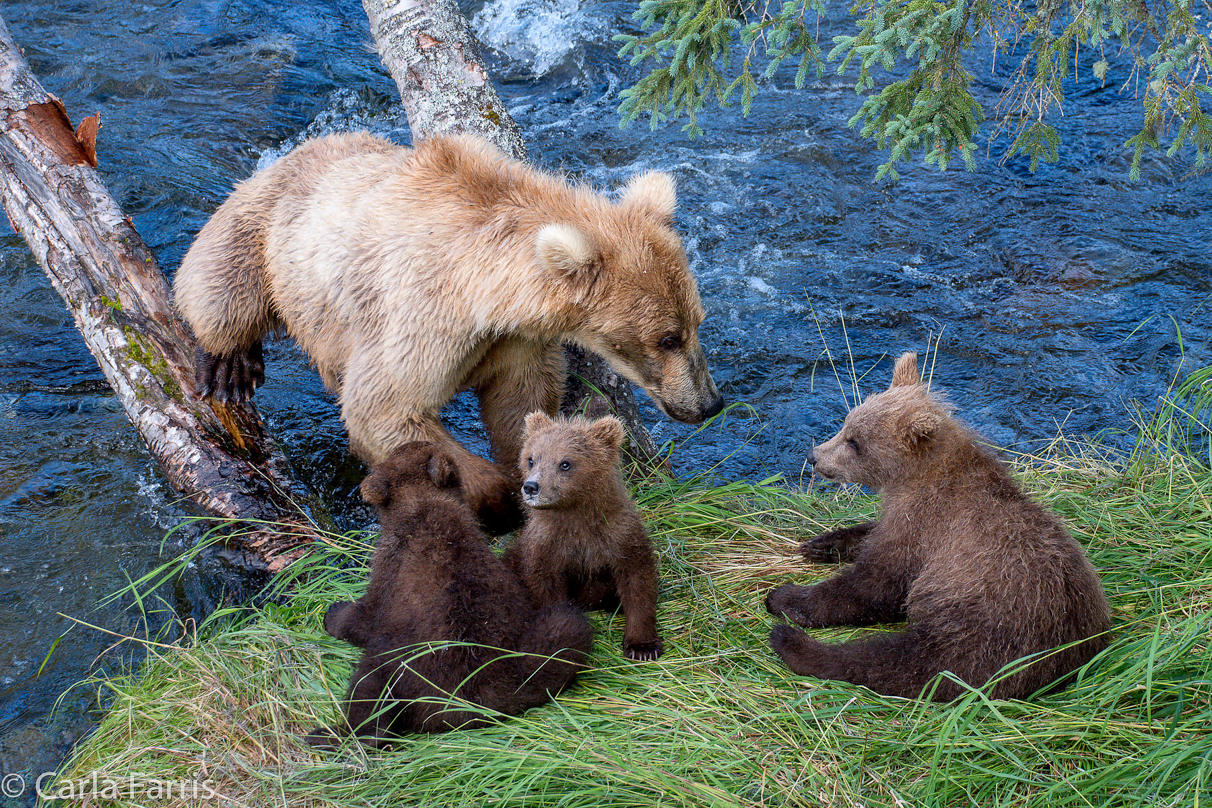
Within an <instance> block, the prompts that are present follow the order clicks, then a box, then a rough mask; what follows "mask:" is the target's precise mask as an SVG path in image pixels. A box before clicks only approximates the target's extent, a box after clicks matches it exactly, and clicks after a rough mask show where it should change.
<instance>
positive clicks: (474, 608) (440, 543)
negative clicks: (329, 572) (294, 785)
mask: <svg viewBox="0 0 1212 808" xmlns="http://www.w3.org/2000/svg"><path fill="white" fill-rule="evenodd" d="M362 496H363V498H364V499H365V500H366V501H367V502H368V503H370V504H371V505H374V506H375V508H376V510H377V511H378V514H379V524H380V526H381V528H382V532H381V534H380V536H379V541H378V544H377V546H376V547H375V551H374V555H373V556H372V558H371V571H370V583H369V585H368V587H367V590H366V594H365V595H364V596H363V597H362V598H361V599H360V600H357V601H352V602H351V601H346V602H342V603H334V604H333V605H332V606H331V607H329V609H328V612H327V614H326V615H325V616H324V628H325V630H327V631H328V633H329V634H331V635H332V636H334V637H336V638H337V639H341V640H346V641H347V642H350V643H352V644H353V645H356V646H359V647H361V648H362V649H364V650H363V654H362V659H361V661H360V662H359V663H358V665H357V667H356V668H355V669H354V672H353V677H352V679H351V681H350V685H349V692H348V695H347V697H346V700H345V710H346V725H345V726H344V727H341V728H339V729H338V730H337V733H339V734H341V735H346V734H349V733H351V732H352V733H353V734H355V735H356V736H358V737H359V738H360V739H362V740H363V741H364V742H366V743H368V744H371V745H375V746H381V745H384V744H386V743H390V741H391V739H392V737H393V736H398V735H402V734H405V733H410V732H444V731H446V730H452V729H463V728H470V727H476V726H482V725H485V724H487V723H490V720H491V719H489V718H487V717H486V716H485V715H484V714H483V713H482V712H480V711H477V710H476V709H475V707H474V705H479V706H481V707H485V708H488V709H489V710H495V711H497V712H500V713H505V714H507V715H517V714H519V713H521V712H522V711H524V710H526V709H528V708H530V707H535V706H537V705H540V704H543V703H544V702H546V701H547V700H548V699H549V698H550V697H551V695H552V694H554V693H557V692H559V691H560V690H562V689H564V688H565V687H567V686H568V685H570V684H571V683H572V681H573V679H575V678H576V675H577V673H578V671H580V670H581V668H583V667H584V666H585V663H586V661H587V660H588V656H589V652H590V647H591V644H592V638H593V633H592V632H593V630H592V627H591V626H590V624H589V621H588V620H587V619H586V618H585V615H584V614H582V613H581V612H580V611H578V610H577V609H575V608H573V607H572V606H569V605H567V604H555V605H552V606H548V607H546V608H535V607H533V606H531V604H530V601H529V600H528V598H527V596H526V591H525V590H524V589H523V588H522V584H521V582H520V581H519V580H518V578H517V576H516V575H515V574H514V573H513V572H511V571H510V570H509V569H507V568H506V567H505V565H504V564H503V563H502V562H501V560H500V559H499V558H497V557H496V556H495V555H494V554H493V553H492V551H491V550H490V549H489V547H488V544H487V540H486V538H485V536H484V534H483V533H482V532H481V531H480V529H479V527H478V526H477V524H476V520H475V516H474V515H473V513H472V511H471V508H470V506H468V505H467V504H466V502H465V501H464V498H463V491H462V488H461V485H460V482H459V475H458V467H457V465H456V463H455V460H454V458H453V457H451V456H450V454H449V453H447V452H446V451H445V450H443V449H442V448H441V447H439V446H436V445H434V444H431V443H421V442H413V443H408V444H405V445H404V446H402V447H400V448H399V449H397V450H396V451H395V452H394V453H393V454H392V455H391V456H390V457H389V458H388V459H387V460H386V461H384V462H383V463H381V464H380V465H379V466H378V467H377V468H376V469H375V470H374V472H373V473H372V474H371V475H370V476H368V477H367V478H366V480H365V481H363V483H362ZM418 644H430V646H429V647H426V646H425V645H418ZM443 644H447V645H443ZM467 702H469V703H470V705H468V704H465V703H467ZM309 740H310V741H311V742H312V743H315V744H317V745H331V742H332V733H329V732H325V731H319V732H316V733H313V735H312V736H311V737H310V738H309Z"/></svg>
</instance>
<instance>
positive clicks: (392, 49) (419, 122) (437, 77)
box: [362, 0, 657, 466]
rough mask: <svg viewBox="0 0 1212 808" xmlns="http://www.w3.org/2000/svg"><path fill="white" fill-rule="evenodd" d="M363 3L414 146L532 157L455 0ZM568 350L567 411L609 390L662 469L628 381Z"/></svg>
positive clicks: (638, 442) (636, 438)
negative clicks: (433, 140)
mask: <svg viewBox="0 0 1212 808" xmlns="http://www.w3.org/2000/svg"><path fill="white" fill-rule="evenodd" d="M362 5H363V6H364V7H365V9H366V15H367V17H368V18H369V19H370V30H371V32H372V33H373V34H374V38H375V42H376V43H377V44H378V47H379V56H380V57H381V58H382V59H383V64H384V65H386V67H387V70H388V72H389V73H391V76H392V78H393V79H395V82H396V87H397V88H398V89H399V91H400V98H401V99H402V100H403V102H404V109H405V111H406V112H407V113H408V124H409V126H410V128H411V129H412V138H413V141H414V142H419V141H421V140H424V139H425V138H427V137H432V136H433V135H443V134H453V133H457V132H475V133H477V134H480V135H483V136H484V137H486V138H488V139H489V140H491V141H493V142H494V143H496V144H497V146H499V147H500V149H501V150H502V151H504V152H505V153H506V154H509V155H512V156H513V157H516V158H517V159H519V160H525V159H526V146H525V144H524V143H523V141H522V133H521V131H520V130H519V129H518V125H517V123H516V122H515V121H514V120H513V116H511V115H510V114H509V111H508V110H506V109H505V106H504V104H502V103H501V99H500V96H498V95H497V92H496V90H495V89H494V88H493V86H492V82H491V81H490V80H489V78H488V73H487V71H486V70H485V69H484V59H483V57H482V56H481V55H480V49H479V46H478V45H477V44H476V39H475V36H474V35H473V34H472V31H471V26H470V25H469V24H468V22H467V18H466V17H464V16H463V14H462V12H460V11H459V7H458V5H457V4H456V3H455V1H454V0H362ZM565 353H566V355H567V358H568V370H569V374H570V375H569V379H568V384H567V387H566V390H565V396H564V405H563V408H562V409H563V410H564V411H565V412H576V411H579V410H581V409H583V408H587V407H589V405H590V400H591V399H594V398H596V397H597V392H601V393H602V394H603V395H604V396H605V397H606V398H607V399H608V401H609V409H610V411H612V412H614V413H615V414H616V415H617V416H618V417H619V419H620V420H621V421H622V422H623V424H624V425H625V426H626V428H627V433H628V436H629V437H630V441H629V446H628V448H629V453H630V455H631V457H632V459H634V460H636V461H638V462H639V463H640V464H641V465H644V466H651V465H654V464H655V463H656V462H657V451H656V447H655V446H654V445H653V442H652V437H651V436H650V435H649V434H648V430H647V429H646V428H645V427H644V424H643V422H642V421H641V420H640V414H639V410H638V408H637V407H636V404H635V398H634V396H633V395H632V392H631V387H630V385H629V384H628V383H627V381H626V380H624V379H622V378H620V377H619V375H618V374H616V373H615V372H614V371H612V370H611V369H610V367H609V365H607V364H606V362H605V361H604V360H603V359H602V358H601V357H599V356H597V355H596V354H593V353H588V352H586V351H582V350H580V349H578V348H574V347H568V348H566V350H565ZM592 409H593V410H594V411H597V410H599V409H600V407H598V406H594V407H592Z"/></svg>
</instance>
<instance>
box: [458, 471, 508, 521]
mask: <svg viewBox="0 0 1212 808" xmlns="http://www.w3.org/2000/svg"><path fill="white" fill-rule="evenodd" d="M461 471H463V475H464V476H463V483H464V490H465V491H466V492H467V493H466V497H467V504H468V505H470V506H471V509H472V510H473V511H475V514H476V519H477V521H479V523H480V528H481V529H482V530H483V531H484V532H485V533H487V534H488V535H489V536H504V535H505V534H506V533H512V532H513V531H515V530H517V529H518V528H519V527H521V526H522V504H521V500H520V498H519V497H518V491H517V486H516V485H514V483H513V482H512V481H511V480H510V479H509V478H508V477H506V476H505V475H503V474H501V473H500V472H498V471H496V470H495V469H493V468H492V467H491V466H490V467H489V468H488V469H487V470H485V469H479V468H470V469H466V470H462V469H461Z"/></svg>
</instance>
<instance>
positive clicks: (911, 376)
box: [889, 351, 922, 389]
mask: <svg viewBox="0 0 1212 808" xmlns="http://www.w3.org/2000/svg"><path fill="white" fill-rule="evenodd" d="M921 380H922V377H921V374H919V373H918V372H917V354H915V353H913V352H912V351H906V352H905V353H903V354H901V355H900V358H899V359H897V360H896V366H895V367H893V368H892V384H891V385H889V389H891V388H893V387H904V386H906V385H910V384H918V383H920V382H921Z"/></svg>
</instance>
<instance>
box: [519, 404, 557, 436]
mask: <svg viewBox="0 0 1212 808" xmlns="http://www.w3.org/2000/svg"><path fill="white" fill-rule="evenodd" d="M554 423H555V421H553V420H552V418H551V416H550V415H548V414H547V413H545V412H543V411H542V410H535V411H534V412H532V413H528V414H527V415H526V420H525V421H523V422H522V436H523V437H524V438H529V437H530V436H531V435H533V434H534V433H536V432H538V431H539V430H540V429H544V428H546V427H549V426H551V425H552V424H554Z"/></svg>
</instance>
